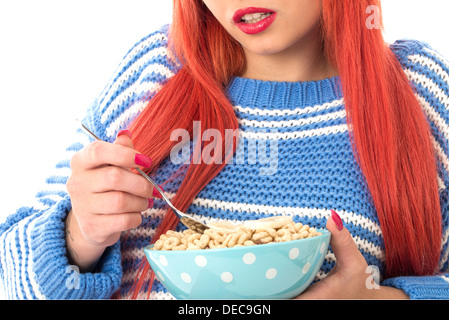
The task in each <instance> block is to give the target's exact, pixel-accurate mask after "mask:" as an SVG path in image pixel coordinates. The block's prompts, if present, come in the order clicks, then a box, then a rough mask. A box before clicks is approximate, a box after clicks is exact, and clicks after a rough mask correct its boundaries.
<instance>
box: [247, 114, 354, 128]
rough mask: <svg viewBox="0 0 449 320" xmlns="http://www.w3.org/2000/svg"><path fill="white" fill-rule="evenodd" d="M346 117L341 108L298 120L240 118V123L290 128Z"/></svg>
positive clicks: (260, 126) (262, 126) (252, 125)
mask: <svg viewBox="0 0 449 320" xmlns="http://www.w3.org/2000/svg"><path fill="white" fill-rule="evenodd" d="M345 117H346V111H345V110H341V111H337V112H332V113H328V114H321V115H318V116H316V117H310V118H305V119H298V120H283V121H277V120H273V121H265V120H263V121H258V120H247V119H238V123H239V124H240V125H242V126H247V127H257V128H289V127H300V126H305V125H309V124H312V123H319V122H326V121H330V120H336V119H343V118H345Z"/></svg>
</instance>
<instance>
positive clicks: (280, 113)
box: [234, 99, 344, 117]
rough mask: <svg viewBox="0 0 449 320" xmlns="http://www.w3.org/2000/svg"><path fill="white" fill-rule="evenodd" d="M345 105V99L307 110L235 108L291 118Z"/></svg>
mask: <svg viewBox="0 0 449 320" xmlns="http://www.w3.org/2000/svg"><path fill="white" fill-rule="evenodd" d="M343 104H344V99H340V100H334V101H332V102H329V103H324V104H322V105H315V106H311V107H306V108H296V109H274V110H273V109H260V108H246V107H242V106H234V110H235V111H238V112H241V113H246V114H251V115H259V116H272V117H276V116H291V115H301V114H308V113H312V112H320V111H323V110H327V109H330V108H335V107H338V106H342V105H343Z"/></svg>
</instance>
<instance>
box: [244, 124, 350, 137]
mask: <svg viewBox="0 0 449 320" xmlns="http://www.w3.org/2000/svg"><path fill="white" fill-rule="evenodd" d="M347 131H348V125H347V124H346V123H345V124H341V125H336V126H329V127H326V128H317V129H310V130H304V131H293V132H276V131H275V130H271V132H251V131H244V130H240V131H239V136H240V137H241V138H246V139H253V140H289V139H303V138H307V137H318V136H324V135H333V134H338V133H344V132H347Z"/></svg>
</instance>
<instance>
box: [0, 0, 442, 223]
mask: <svg viewBox="0 0 449 320" xmlns="http://www.w3.org/2000/svg"><path fill="white" fill-rule="evenodd" d="M242 2H244V1H242ZM171 3H172V1H171V0H77V1H74V0H72V1H69V0H39V1H36V0H8V1H6V0H0V110H1V114H0V117H1V120H2V121H1V125H0V141H1V143H0V148H1V155H0V184H1V185H0V187H1V192H0V222H1V221H2V220H3V219H4V218H5V217H6V216H7V215H10V214H11V213H13V212H14V210H15V209H16V208H18V207H20V206H21V205H22V204H23V203H24V202H27V201H26V199H30V198H32V197H34V194H35V193H36V191H38V190H40V189H41V186H42V183H43V182H44V180H45V178H46V177H47V175H48V172H49V171H51V169H52V168H53V166H54V164H55V163H56V161H57V160H58V158H56V156H55V152H56V153H57V154H58V153H60V152H61V151H62V150H63V149H64V148H65V147H66V146H67V143H69V142H70V141H67V135H69V134H70V133H71V132H72V131H73V129H74V127H75V125H74V120H73V119H74V118H75V117H76V116H77V115H79V114H83V112H84V110H85V109H86V108H87V107H88V106H89V105H90V103H91V102H92V101H93V99H95V97H96V96H97V95H98V94H99V93H100V92H101V90H102V89H103V88H104V86H105V85H106V83H107V81H108V80H109V78H110V77H111V75H112V73H113V72H114V70H115V68H116V67H117V65H118V64H119V62H120V61H121V59H122V57H123V56H124V54H125V53H126V52H127V51H128V50H129V49H130V48H131V46H132V45H133V44H134V43H135V42H137V41H138V40H140V39H141V38H142V37H144V36H145V35H147V34H148V33H150V32H151V31H153V30H155V29H156V28H158V27H159V26H161V25H162V24H165V23H169V22H170V21H171ZM247 3H248V4H250V3H251V1H247ZM383 9H384V19H385V29H386V34H385V36H386V39H387V40H388V41H390V42H392V41H394V40H395V39H398V38H404V37H405V38H413V39H418V40H424V41H426V42H428V43H430V44H431V45H432V46H433V47H434V48H435V49H437V50H439V51H440V52H441V53H442V54H443V55H445V56H446V57H449V42H448V40H447V39H448V35H447V33H448V31H449V26H448V22H447V21H448V20H447V16H448V14H449V1H448V0H426V1H423V0H384V1H383Z"/></svg>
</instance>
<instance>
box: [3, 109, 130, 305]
mask: <svg viewBox="0 0 449 320" xmlns="http://www.w3.org/2000/svg"><path fill="white" fill-rule="evenodd" d="M92 108H94V107H92ZM89 120H90V116H86V118H85V121H87V122H90V121H89ZM76 135H77V139H76V140H74V141H76V142H75V143H73V144H71V145H70V146H69V148H67V149H66V152H65V153H64V157H63V159H62V160H61V161H60V162H58V163H57V165H56V169H55V171H54V172H53V174H51V175H50V176H49V177H48V178H47V179H46V184H45V186H44V188H43V189H42V190H41V191H40V192H38V193H37V195H36V197H35V199H34V201H33V202H31V203H29V204H27V205H26V206H24V207H22V208H20V209H19V210H17V212H16V213H15V214H13V215H11V216H9V217H8V218H7V219H6V221H5V223H3V224H2V225H0V276H1V279H2V285H3V287H4V289H5V296H6V297H7V298H8V299H86V298H92V299H102V298H107V297H109V296H111V295H112V293H113V292H114V291H115V290H116V289H117V288H118V286H119V284H120V279H121V274H122V270H121V265H120V246H119V244H118V243H117V244H116V245H114V246H112V247H110V248H108V249H107V250H106V251H105V253H104V254H103V256H102V258H101V260H100V261H99V264H98V266H97V269H96V271H95V272H94V273H80V272H79V269H78V268H77V267H76V266H74V265H70V264H69V262H68V259H67V255H66V242H65V219H66V216H67V213H68V212H69V211H70V209H71V201H70V198H69V195H68V193H67V189H66V185H65V184H66V181H67V179H68V177H69V175H70V159H71V156H72V155H73V154H74V153H75V152H77V151H79V150H80V149H81V148H83V147H84V146H85V145H86V144H87V143H89V142H90V141H89V140H88V139H87V137H86V136H85V135H84V136H83V133H82V132H80V131H79V132H77V133H76Z"/></svg>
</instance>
